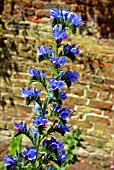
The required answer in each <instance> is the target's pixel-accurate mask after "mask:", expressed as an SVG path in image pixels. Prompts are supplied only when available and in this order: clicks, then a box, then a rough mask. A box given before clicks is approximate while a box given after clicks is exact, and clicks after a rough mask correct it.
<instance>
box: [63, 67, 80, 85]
mask: <svg viewBox="0 0 114 170" xmlns="http://www.w3.org/2000/svg"><path fill="white" fill-rule="evenodd" d="M64 76H65V77H66V78H67V79H68V80H70V81H71V82H74V83H76V80H77V79H78V72H77V71H70V70H67V71H66V73H65V74H64Z"/></svg>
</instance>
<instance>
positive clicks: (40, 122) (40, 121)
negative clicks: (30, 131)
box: [33, 116, 49, 126]
mask: <svg viewBox="0 0 114 170" xmlns="http://www.w3.org/2000/svg"><path fill="white" fill-rule="evenodd" d="M48 121H49V120H48V119H47V118H46V117H44V116H35V117H34V120H33V124H35V125H36V126H45V124H46V123H47V122H48Z"/></svg>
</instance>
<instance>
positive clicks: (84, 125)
mask: <svg viewBox="0 0 114 170" xmlns="http://www.w3.org/2000/svg"><path fill="white" fill-rule="evenodd" d="M70 124H72V126H77V127H80V128H91V127H92V124H91V123H90V122H89V121H81V120H77V119H74V118H73V119H72V118H71V119H70Z"/></svg>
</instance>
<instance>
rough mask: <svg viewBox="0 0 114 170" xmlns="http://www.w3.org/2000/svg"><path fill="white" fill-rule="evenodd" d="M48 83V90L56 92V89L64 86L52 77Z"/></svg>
mask: <svg viewBox="0 0 114 170" xmlns="http://www.w3.org/2000/svg"><path fill="white" fill-rule="evenodd" d="M49 83H50V86H49V88H50V89H52V90H56V89H59V88H62V87H63V86H64V85H65V84H64V82H63V81H61V80H56V79H54V78H53V77H52V78H50V80H49Z"/></svg>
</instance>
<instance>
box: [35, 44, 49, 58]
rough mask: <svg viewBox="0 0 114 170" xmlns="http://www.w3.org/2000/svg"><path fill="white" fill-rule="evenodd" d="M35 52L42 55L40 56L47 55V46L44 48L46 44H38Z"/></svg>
mask: <svg viewBox="0 0 114 170" xmlns="http://www.w3.org/2000/svg"><path fill="white" fill-rule="evenodd" d="M37 53H38V54H39V55H42V56H44V55H48V53H49V48H46V46H45V45H41V46H40V45H39V46H38V49H37Z"/></svg>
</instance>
